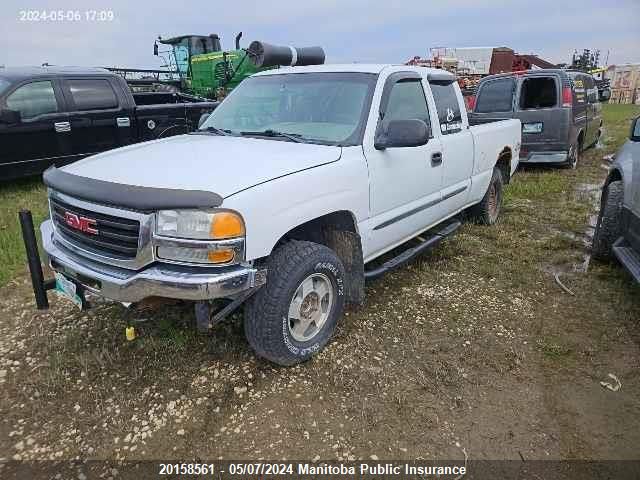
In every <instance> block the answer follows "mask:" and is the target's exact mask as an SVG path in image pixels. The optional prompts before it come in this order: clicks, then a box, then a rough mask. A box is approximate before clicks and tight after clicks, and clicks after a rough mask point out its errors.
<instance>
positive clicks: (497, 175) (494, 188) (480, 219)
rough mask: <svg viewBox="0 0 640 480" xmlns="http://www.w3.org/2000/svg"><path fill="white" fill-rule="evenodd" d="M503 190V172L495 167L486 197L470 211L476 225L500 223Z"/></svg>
mask: <svg viewBox="0 0 640 480" xmlns="http://www.w3.org/2000/svg"><path fill="white" fill-rule="evenodd" d="M503 188H504V181H503V179H502V171H501V170H500V169H499V168H498V167H495V168H494V169H493V174H492V175H491V181H490V182H489V187H488V188H487V191H486V193H485V194H484V197H482V200H480V203H478V204H476V205H474V206H473V207H471V208H470V209H469V212H470V213H471V217H472V218H473V219H474V221H475V222H476V223H480V224H483V225H493V224H495V223H496V222H497V221H498V217H499V216H500V211H501V210H502V194H503Z"/></svg>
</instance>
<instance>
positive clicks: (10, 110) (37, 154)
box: [0, 67, 218, 181]
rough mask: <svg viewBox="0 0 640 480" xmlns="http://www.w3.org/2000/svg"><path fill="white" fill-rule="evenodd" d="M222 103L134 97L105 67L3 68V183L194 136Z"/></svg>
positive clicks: (0, 95) (167, 96)
mask: <svg viewBox="0 0 640 480" xmlns="http://www.w3.org/2000/svg"><path fill="white" fill-rule="evenodd" d="M217 104H218V102H209V101H203V99H201V98H198V97H193V96H190V95H183V94H179V93H173V94H172V93H140V94H132V93H131V91H130V89H129V86H128V85H127V83H126V82H125V80H124V79H123V78H122V77H120V76H119V75H116V74H114V73H111V72H109V71H108V70H105V69H102V68H72V67H24V68H18V67H16V68H0V145H2V149H0V181H2V180H11V179H13V178H17V177H24V176H29V175H35V174H40V173H42V172H43V171H44V170H46V169H47V167H49V166H51V165H56V166H62V165H66V164H68V163H70V162H73V161H76V160H79V159H81V158H83V157H86V156H87V155H91V154H94V153H98V152H103V151H105V150H109V149H112V148H116V147H120V146H123V145H129V144H132V143H137V142H144V141H146V140H155V139H157V138H161V137H167V136H171V135H177V134H182V133H187V132H189V131H193V130H195V129H196V128H197V127H198V122H199V120H200V117H201V116H202V115H203V114H205V113H209V112H211V111H213V109H214V108H215V107H216V106H217Z"/></svg>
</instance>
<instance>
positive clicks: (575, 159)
mask: <svg viewBox="0 0 640 480" xmlns="http://www.w3.org/2000/svg"><path fill="white" fill-rule="evenodd" d="M581 153H582V142H581V141H576V142H575V143H574V144H573V145H571V146H570V147H569V153H568V154H567V162H566V163H565V164H564V166H565V167H566V168H570V169H572V170H575V169H576V168H577V167H578V163H579V162H580V155H581Z"/></svg>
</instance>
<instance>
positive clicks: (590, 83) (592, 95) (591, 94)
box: [584, 75, 598, 103]
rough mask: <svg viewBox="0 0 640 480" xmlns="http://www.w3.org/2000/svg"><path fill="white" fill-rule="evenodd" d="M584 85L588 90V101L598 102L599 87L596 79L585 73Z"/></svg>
mask: <svg viewBox="0 0 640 480" xmlns="http://www.w3.org/2000/svg"><path fill="white" fill-rule="evenodd" d="M584 85H585V88H586V90H587V101H588V102H589V103H598V87H597V86H596V81H595V80H594V79H593V77H592V76H590V75H585V77H584Z"/></svg>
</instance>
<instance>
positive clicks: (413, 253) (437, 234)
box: [364, 220, 462, 280]
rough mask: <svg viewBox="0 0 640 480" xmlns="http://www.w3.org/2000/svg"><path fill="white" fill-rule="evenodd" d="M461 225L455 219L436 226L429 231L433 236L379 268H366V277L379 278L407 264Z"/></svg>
mask: <svg viewBox="0 0 640 480" xmlns="http://www.w3.org/2000/svg"><path fill="white" fill-rule="evenodd" d="M461 225H462V223H461V222H460V221H458V220H454V221H452V222H449V223H447V224H445V225H443V226H440V227H436V230H435V231H434V232H429V233H431V236H430V237H428V238H426V239H425V240H423V241H422V242H421V243H420V244H419V245H416V246H415V247H411V248H408V249H407V250H405V251H403V252H402V253H401V254H400V255H398V256H396V257H394V258H392V259H390V260H387V261H386V262H385V263H383V264H382V265H381V266H379V267H378V268H375V269H373V270H369V271H366V270H365V272H364V279H365V280H373V279H374V278H378V277H379V276H381V275H383V274H385V273H387V272H390V271H391V270H395V269H396V268H399V267H402V266H403V265H406V264H407V263H408V262H409V261H411V260H413V259H414V258H415V257H417V256H418V255H420V254H422V253H424V252H426V251H428V250H431V249H432V248H433V247H435V246H436V245H438V244H439V243H440V242H441V241H442V240H444V239H445V238H447V237H449V236H451V235H453V234H454V233H455V232H456V230H458V228H460V226H461ZM418 238H420V237H418Z"/></svg>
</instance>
